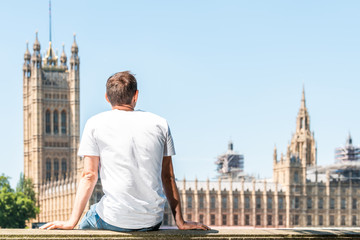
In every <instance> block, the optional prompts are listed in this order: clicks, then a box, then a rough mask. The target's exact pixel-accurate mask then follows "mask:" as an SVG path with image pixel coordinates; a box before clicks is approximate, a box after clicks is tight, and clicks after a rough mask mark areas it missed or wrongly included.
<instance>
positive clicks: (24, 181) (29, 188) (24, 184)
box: [16, 173, 36, 202]
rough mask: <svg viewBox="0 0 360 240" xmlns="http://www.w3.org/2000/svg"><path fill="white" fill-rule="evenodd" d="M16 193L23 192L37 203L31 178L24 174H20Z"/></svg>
mask: <svg viewBox="0 0 360 240" xmlns="http://www.w3.org/2000/svg"><path fill="white" fill-rule="evenodd" d="M16 192H22V193H24V194H25V196H27V197H28V198H29V199H31V200H32V201H34V202H36V198H35V191H34V184H33V183H32V181H31V179H30V178H25V177H24V174H23V173H20V180H19V182H18V184H17V186H16Z"/></svg>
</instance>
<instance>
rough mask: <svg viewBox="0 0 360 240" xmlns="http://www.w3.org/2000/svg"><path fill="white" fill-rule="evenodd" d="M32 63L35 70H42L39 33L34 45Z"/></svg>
mask: <svg viewBox="0 0 360 240" xmlns="http://www.w3.org/2000/svg"><path fill="white" fill-rule="evenodd" d="M33 49H34V52H33V55H32V62H33V66H34V68H35V69H37V68H41V54H40V42H39V39H38V32H36V37H35V42H34V45H33Z"/></svg>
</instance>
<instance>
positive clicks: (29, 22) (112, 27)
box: [0, 0, 360, 185]
mask: <svg viewBox="0 0 360 240" xmlns="http://www.w3.org/2000/svg"><path fill="white" fill-rule="evenodd" d="M52 9H53V15H52V17H53V46H54V47H55V49H58V50H59V53H61V44H62V43H65V49H66V53H67V55H68V57H69V55H70V46H71V43H72V40H73V38H72V35H73V33H74V32H76V34H77V42H78V45H79V55H80V77H81V110H80V112H81V119H80V122H81V128H83V126H84V124H85V122H86V120H87V119H88V118H89V117H90V116H92V115H94V114H96V113H98V112H101V111H105V110H108V109H109V106H108V104H107V103H106V101H105V100H104V92H105V81H106V79H107V77H108V76H109V75H111V74H112V73H114V72H117V71H122V70H131V71H132V72H133V73H135V74H136V77H137V79H138V82H139V89H140V98H139V102H138V108H140V109H143V110H147V111H151V112H154V113H156V114H159V115H161V116H163V117H165V118H167V119H168V122H169V123H170V126H171V128H172V133H173V135H174V140H175V144H176V150H177V156H176V157H175V158H174V159H175V160H174V162H175V168H176V170H175V173H176V175H177V177H178V178H180V179H182V178H183V177H184V176H186V178H188V179H194V178H195V176H197V177H198V179H202V180H205V179H206V178H207V177H209V178H210V179H211V178H213V177H215V176H216V173H215V165H214V161H215V158H216V156H217V155H219V154H222V153H223V152H224V151H225V150H226V148H227V142H228V140H229V139H230V138H231V139H232V140H233V142H234V147H235V150H237V151H238V152H240V153H242V154H244V155H245V170H246V172H248V173H250V174H256V175H260V176H262V177H271V176H272V155H273V147H274V144H276V145H277V147H278V150H279V151H282V152H285V150H286V145H287V143H288V142H289V141H290V139H291V134H292V132H293V131H294V130H295V119H296V115H297V111H298V108H299V106H300V99H301V90H302V85H303V84H305V90H306V100H307V106H308V109H309V112H310V116H311V119H310V120H311V128H312V130H313V131H315V138H316V140H317V143H318V163H319V164H321V165H324V164H330V163H332V162H333V161H334V148H335V147H338V146H341V145H343V144H344V142H345V139H346V137H347V135H348V132H349V131H351V134H352V135H353V141H354V143H355V144H356V145H359V143H360V125H359V123H360V111H359V103H360V94H359V90H360V81H359V79H360V68H359V66H360V31H359V30H360V29H359V28H360V16H359V12H360V2H359V1H329V0H327V1H268V0H266V1H177V2H175V1H69V0H62V1H58V0H53V2H52ZM0 26H1V27H0V31H1V38H0V72H1V74H0V91H1V92H0V107H1V110H2V114H1V118H0V126H1V132H2V136H1V138H0V147H1V158H0V173H5V174H6V175H9V176H11V177H12V181H11V183H12V184H13V185H14V184H15V183H16V182H17V181H18V175H19V173H20V172H21V171H22V170H23V125H22V124H23V118H22V64H23V54H24V52H25V42H26V40H29V43H30V47H31V48H32V44H33V42H34V39H35V31H36V30H38V31H39V40H40V43H41V51H42V52H44V51H45V50H46V48H47V46H48V41H49V37H48V35H49V31H48V1H47V0H41V1H25V0H22V1H20V0H19V1H3V2H2V3H1V7H0ZM31 52H32V49H31Z"/></svg>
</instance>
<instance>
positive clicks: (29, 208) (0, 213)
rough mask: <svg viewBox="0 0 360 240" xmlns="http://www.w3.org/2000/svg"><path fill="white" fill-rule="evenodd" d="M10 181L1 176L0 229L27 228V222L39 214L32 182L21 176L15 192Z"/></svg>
mask: <svg viewBox="0 0 360 240" xmlns="http://www.w3.org/2000/svg"><path fill="white" fill-rule="evenodd" d="M8 179H9V177H6V176H5V175H4V174H2V175H1V176H0V227H1V228H25V222H26V221H27V220H30V219H31V218H35V217H36V214H38V213H39V208H38V207H36V199H35V192H34V189H33V184H32V181H31V179H25V178H24V176H23V175H21V176H20V181H19V183H18V186H17V188H16V192H15V191H14V190H13V189H12V188H11V186H10V183H9V180H8Z"/></svg>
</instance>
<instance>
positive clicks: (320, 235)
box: [0, 228, 360, 240]
mask: <svg viewBox="0 0 360 240" xmlns="http://www.w3.org/2000/svg"><path fill="white" fill-rule="evenodd" d="M0 239H3V240H8V239H9V240H10V239H11V240H14V239H54V240H55V239H56V240H58V239H82V240H83V239H84V240H85V239H114V240H115V239H116V240H117V239H218V240H219V239H231V240H235V239H312V240H314V239H360V228H342V229H317V228H316V229H315V228H307V229H305V228H304V229H234V228H233V229H229V228H224V229H219V230H215V229H213V230H209V231H196V230H187V231H181V230H174V229H163V230H160V231H154V232H143V233H142V232H130V233H119V232H113V231H104V230H98V231H94V230H92V231H90V230H38V229H0Z"/></svg>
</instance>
